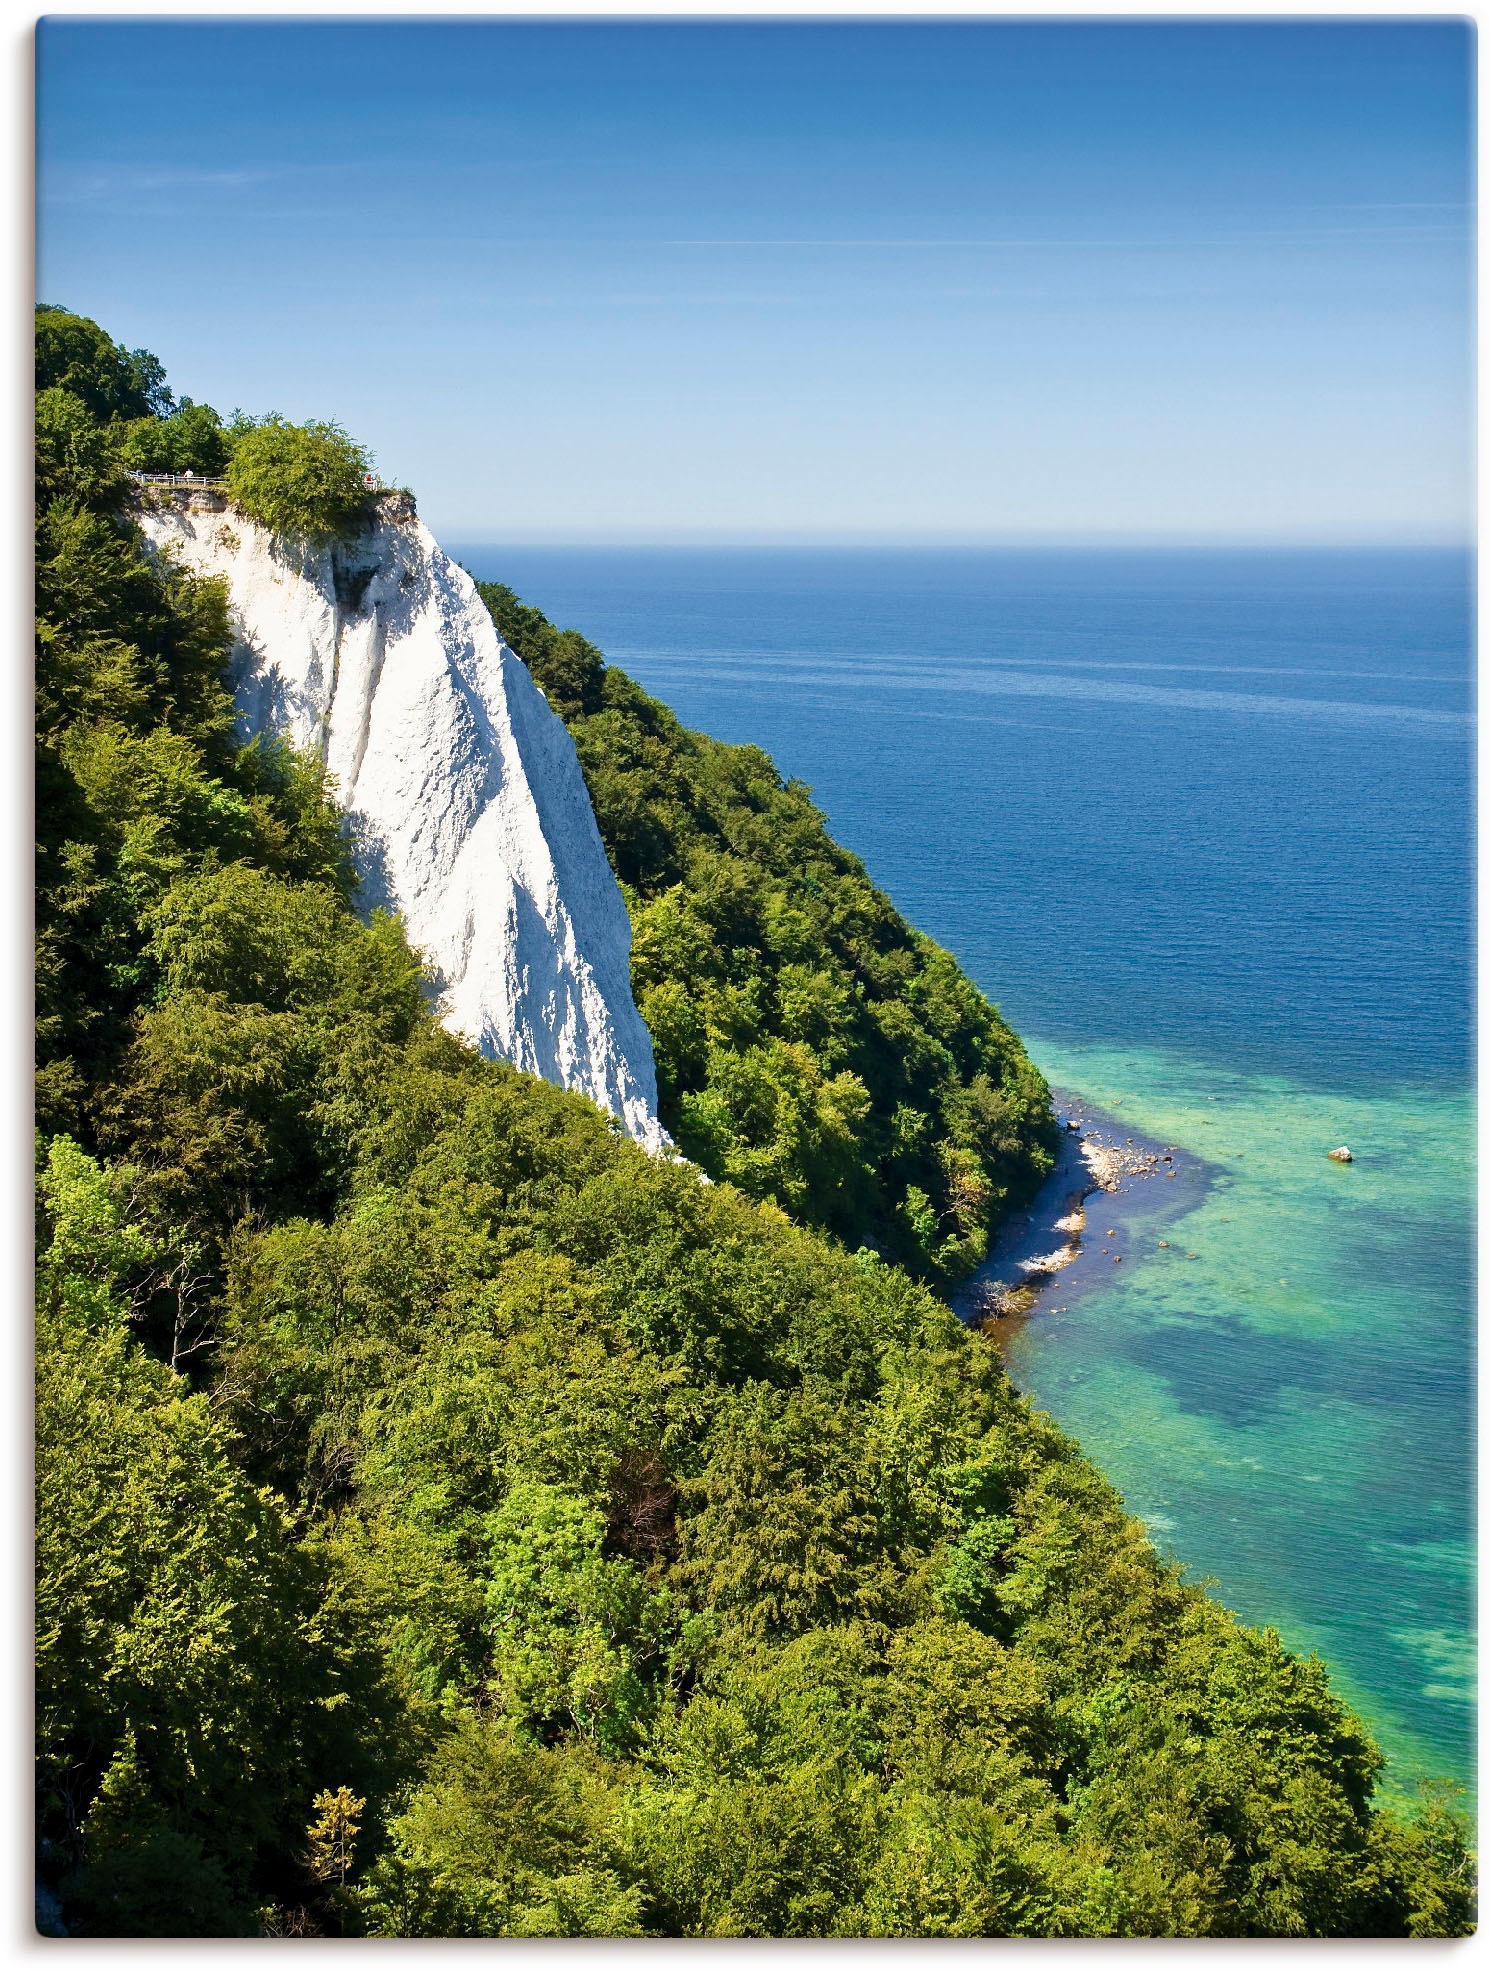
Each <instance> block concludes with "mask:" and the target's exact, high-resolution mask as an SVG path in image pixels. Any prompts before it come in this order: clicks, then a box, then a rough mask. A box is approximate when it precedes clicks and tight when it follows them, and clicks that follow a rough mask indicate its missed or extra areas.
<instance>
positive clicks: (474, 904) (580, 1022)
mask: <svg viewBox="0 0 1493 1971" xmlns="http://www.w3.org/2000/svg"><path fill="white" fill-rule="evenodd" d="M139 518H140V524H141V526H142V528H143V529H144V531H145V534H146V536H147V538H148V539H149V540H150V541H151V542H152V543H153V544H154V545H155V546H156V547H157V548H158V549H161V550H165V551H167V552H168V553H170V554H171V555H173V556H174V557H176V559H177V560H179V561H180V562H181V563H182V564H183V565H184V566H186V567H187V568H189V569H191V570H192V571H193V572H194V573H197V574H202V575H218V576H222V577H224V578H225V579H226V580H227V583H228V593H229V598H230V603H231V607H232V614H233V622H234V627H235V629H236V631H237V633H238V638H239V641H238V643H237V645H236V646H235V648H234V651H233V654H232V658H231V660H230V672H231V679H232V683H233V688H234V693H235V697H236V701H237V705H238V710H239V717H240V721H241V725H242V729H243V732H244V734H245V736H246V737H247V736H249V735H252V734H254V733H258V732H263V731H273V732H276V733H279V734H280V735H281V736H282V737H284V738H285V739H287V740H288V741H289V742H290V743H291V744H292V745H294V746H296V747H298V748H302V749H305V750H307V751H312V752H315V753H316V754H318V755H319V756H320V757H321V759H322V760H323V761H324V762H325V764H326V766H327V768H328V770H329V771H330V772H331V773H332V774H333V775H334V776H335V778H336V784H337V792H338V798H339V800H340V801H341V803H342V805H343V806H344V808H345V809H346V810H347V813H348V816H349V820H350V822H351V827H352V835H353V842H354V849H355V858H356V864H357V868H358V873H359V877H360V880H361V890H360V894H359V898H358V901H359V905H360V907H361V908H362V909H364V910H365V911H368V910H372V909H374V908H375V907H377V906H378V905H384V906H386V907H387V908H390V909H392V910H395V911H397V912H398V913H399V915H400V917H401V918H402V919H403V921H404V925H405V930H406V933H407V935H408V937H409V939H410V942H411V943H412V944H413V945H415V946H416V947H417V948H418V949H419V950H420V951H421V952H422V953H423V954H424V956H425V959H426V961H427V963H428V965H429V967H430V969H431V972H432V974H433V975H434V977H435V979H436V981H437V984H438V987H439V991H440V1001H439V1010H440V1014H441V1017H442V1019H443V1020H444V1022H445V1024H446V1025H447V1026H448V1027H450V1028H451V1029H452V1031H453V1032H456V1033H459V1034H462V1035H463V1036H464V1037H465V1038H467V1039H469V1040H471V1041H473V1042H474V1043H475V1044H476V1045H477V1046H478V1047H479V1048H480V1049H481V1050H482V1051H483V1052H484V1053H485V1054H489V1055H497V1056H501V1057H502V1058H503V1059H504V1060H507V1061H512V1062H513V1063H514V1064H515V1065H516V1066H517V1067H520V1068H526V1069H528V1070H529V1071H530V1072H531V1073H534V1074H538V1075H543V1076H544V1077H545V1079H546V1080H548V1081H553V1082H558V1083H559V1084H560V1085H561V1086H563V1087H566V1088H575V1089H579V1090H580V1091H581V1092H582V1093H583V1094H585V1095H589V1096H590V1097H591V1099H592V1100H593V1101H594V1102H596V1103H597V1104H599V1106H601V1107H602V1108H605V1109H609V1110H610V1111H611V1112H612V1114H613V1115H615V1116H617V1117H618V1118H619V1120H620V1121H621V1123H622V1124H623V1126H624V1128H625V1129H626V1130H627V1132H628V1134H629V1135H631V1136H632V1137H634V1138H635V1139H636V1140H637V1141H638V1142H640V1143H643V1144H646V1145H647V1146H648V1147H649V1148H650V1149H654V1150H661V1149H664V1148H666V1147H667V1146H668V1143H669V1139H668V1137H667V1135H666V1134H665V1133H664V1131H663V1129H662V1127H661V1126H660V1123H659V1120H658V1094H657V1082H656V1079H655V1075H654V1066H653V1047H652V1043H651V1042H650V1040H649V1037H648V1030H647V1028H646V1027H645V1026H644V1025H643V1022H642V1019H641V1018H640V1017H639V1014H638V1010H637V1007H636V1006H635V1005H634V1003H633V997H632V987H631V983H630V979H629V973H628V956H629V951H630V948H631V929H630V926H629V923H628V918H627V906H626V905H625V904H624V902H623V900H622V893H621V891H620V890H619V889H618V887H617V881H616V878H615V877H614V876H613V874H612V870H611V866H610V864H609V863H608V861H607V858H606V851H605V850H604V848H603V847H602V843H601V836H600V834H599V832H598V830H597V826H596V817H595V815H594V813H593V812H592V808H591V799H590V795H589V794H588V793H587V791H586V783H585V780H584V778H583V777H582V774H581V769H580V763H579V761H578V760H577V758H576V752H575V745H574V742H573V741H572V739H571V737H570V734H569V733H568V732H567V731H566V729H565V726H564V723H563V722H562V720H560V719H559V718H558V717H557V716H556V715H555V713H553V712H552V711H551V710H550V708H549V705H548V704H547V703H546V701H545V697H544V694H543V692H542V691H540V689H539V687H538V686H537V685H536V684H535V683H534V680H533V679H532V677H530V675H529V672H528V670H527V669H526V668H525V666H524V665H523V663H522V662H521V661H520V660H519V658H518V657H517V656H516V655H515V654H514V653H513V651H511V650H510V649H509V648H508V646H507V645H506V644H505V643H504V642H503V641H502V639H501V638H500V637H499V635H498V632H497V630H496V628H495V627H494V625H493V622H492V619H491V617H490V616H489V615H488V613H487V610H486V609H485V608H484V607H483V604H482V600H481V598H480V597H479V596H478V594H477V592H476V589H475V587H474V586H473V583H472V581H471V579H470V577H469V576H468V575H467V574H466V573H465V572H464V571H463V570H462V569H460V568H458V567H457V566H456V564H455V563H454V562H453V561H452V560H451V559H450V558H449V556H447V555H445V554H444V553H442V551H441V549H440V548H439V546H438V545H437V544H436V542H435V541H434V539H433V538H432V537H431V535H430V534H429V532H428V531H427V530H426V528H425V527H424V526H423V525H422V523H421V522H420V521H419V519H418V518H416V516H415V514H414V511H413V507H412V506H411V504H410V503H409V502H408V501H407V500H403V499H401V498H400V497H399V496H386V497H385V498H384V499H383V500H382V501H381V502H380V504H379V508H378V518H377V521H376V523H375V524H374V525H373V526H372V527H371V529H370V530H369V531H368V532H367V533H365V534H364V535H362V536H361V537H360V538H359V539H357V540H356V541H354V542H351V543H348V544H344V545H338V546H336V547H332V548H319V549H318V548H310V547H304V546H301V545H298V544H296V543H294V542H291V541H288V540H286V539H284V538H283V537H280V536H276V535H272V534H270V533H269V532H267V531H266V529H264V528H263V527H261V526H259V525H258V524H257V523H256V522H254V521H252V520H250V519H248V518H246V517H245V516H244V515H243V514H242V513H240V512H238V511H237V510H236V509H234V508H231V507H226V506H225V505H224V504H223V502H222V501H220V500H218V499H216V498H215V497H213V496H211V495H206V494H196V495H192V496H190V497H188V498H186V499H180V498H171V499H167V500H156V501H152V502H148V503H146V504H145V505H144V506H143V507H142V511H141V513H140V516H139Z"/></svg>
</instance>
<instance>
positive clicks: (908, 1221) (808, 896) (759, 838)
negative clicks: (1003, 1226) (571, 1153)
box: [478, 582, 1054, 1279]
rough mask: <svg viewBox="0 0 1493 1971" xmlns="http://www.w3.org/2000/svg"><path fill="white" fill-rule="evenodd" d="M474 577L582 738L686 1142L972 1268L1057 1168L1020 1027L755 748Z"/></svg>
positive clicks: (878, 1238)
mask: <svg viewBox="0 0 1493 1971" xmlns="http://www.w3.org/2000/svg"><path fill="white" fill-rule="evenodd" d="M478 590H479V592H480V593H481V595H482V597H483V599H484V600H485V601H486V603H487V605H488V608H489V609H490V610H491V611H492V614H493V618H494V620H495V622H496V623H497V625H498V627H499V629H500V630H501V631H502V633H503V636H504V638H505V639H506V640H507V642H508V643H509V644H510V645H511V646H512V648H513V649H515V650H516V651H517V652H518V654H519V655H520V656H521V657H522V658H523V659H524V662H525V663H526V664H527V665H528V666H529V668H530V670H531V671H532V672H533V673H534V676H535V677H536V678H537V679H538V680H539V682H540V684H541V685H543V687H544V689H545V692H546V694H547V695H548V697H549V701H550V703H551V705H553V707H554V708H555V710H556V711H557V712H559V713H560V715H561V716H562V717H563V718H564V719H565V721H566V723H567V724H568V725H569V727H570V730H571V733H572V735H573V736H574V738H575V742H576V749H577V751H578V752H579V754H580V758H581V765H582V768H583V769H584V771H585V774H586V782H587V785H588V786H589V788H590V790H591V799H592V802H593V804H594V806H595V808H596V817H597V821H598V822H599V824H600V827H601V834H602V840H603V841H604V842H605V843H606V846H607V851H608V854H609V855H610V856H611V859H612V865H613V867H614V868H615V869H616V871H617V874H618V876H619V878H620V879H621V881H622V883H623V886H624V889H625V891H626V894H627V897H628V901H629V905H630V907H631V910H632V917H633V989H634V994H635V996H636V998H637V1002H638V1007H639V1010H640V1011H641V1012H642V1015H643V1018H644V1020H645V1021H646V1022H647V1024H648V1028H649V1031H650V1032H651V1033H652V1035H653V1046H654V1056H655V1059H656V1061H657V1064H658V1082H659V1104H660V1110H661V1113H662V1115H663V1120H664V1123H665V1126H666V1127H667V1128H668V1129H670V1130H671V1131H673V1133H674V1134H675V1136H676V1137H677V1138H678V1141H679V1144H680V1147H681V1148H682V1149H683V1150H685V1151H686V1153H687V1154H688V1155H689V1156H691V1157H693V1158H695V1160H696V1161H697V1162H698V1163H700V1164H701V1165H702V1166H703V1167H704V1168H705V1169H706V1170H708V1171H709V1172H710V1174H711V1176H712V1177H716V1178H725V1179H729V1180H730V1182H732V1183H733V1184H738V1185H739V1186H740V1187H741V1188H742V1190H744V1191H746V1192H747V1193H748V1194H749V1195H750V1196H752V1197H755V1198H771V1199H773V1200H774V1201H775V1202H777V1203H778V1204H781V1205H782V1206H783V1207H784V1209H785V1210H788V1211H790V1212H792V1213H793V1214H794V1216H795V1217H797V1218H800V1219H803V1220H806V1221H807V1222H808V1223H810V1224H814V1225H818V1226H821V1227H823V1228H824V1229H826V1230H828V1231H832V1232H834V1233H835V1234H836V1235H837V1236H838V1237H839V1238H841V1239H843V1240H845V1241H846V1243H848V1244H849V1245H851V1246H856V1245H860V1244H868V1245H872V1246H875V1247H877V1248H879V1249H881V1250H882V1251H883V1252H885V1253H886V1254H887V1255H888V1256H890V1257H895V1258H896V1259H898V1260H899V1261H901V1262H902V1263H903V1264H904V1265H907V1266H909V1267H911V1268H912V1269H913V1270H915V1271H917V1272H919V1273H920V1274H923V1275H924V1276H926V1277H928V1278H932V1279H949V1278H957V1277H958V1276H960V1275H961V1274H963V1273H966V1272H968V1271H969V1269H970V1268H971V1267H972V1266H974V1265H975V1264H977V1263H978V1261H979V1260H980V1259H982V1258H983V1257H984V1255H985V1251H986V1235H987V1231H988V1228H989V1226H990V1225H991V1223H992V1222H994V1221H996V1220H998V1219H999V1218H1000V1217H1001V1216H1002V1215H1003V1214H1004V1212H1006V1211H1007V1210H1009V1209H1010V1207H1011V1205H1012V1203H1013V1202H1016V1201H1018V1200H1020V1199H1021V1198H1023V1197H1025V1196H1027V1195H1028V1194H1029V1193H1030V1192H1031V1190H1032V1189H1033V1188H1034V1187H1035V1185H1036V1184H1037V1183H1038V1182H1039V1181H1040V1179H1041V1178H1042V1177H1043V1176H1044V1175H1045V1174H1046V1172H1047V1171H1048V1170H1050V1169H1051V1168H1052V1143H1053V1133H1054V1131H1053V1121H1052V1110H1051V1104H1050V1101H1049V1098H1048V1093H1047V1089H1046V1086H1045V1084H1044V1083H1043V1081H1042V1078H1041V1076H1040V1075H1039V1074H1038V1073H1037V1071H1036V1069H1035V1068H1034V1067H1033V1066H1032V1064H1031V1062H1030V1061H1029V1060H1028V1059H1027V1057H1026V1054H1025V1052H1024V1051H1023V1049H1022V1046H1021V1043H1020V1041H1019V1040H1018V1039H1017V1038H1016V1036H1015V1034H1014V1033H1012V1031H1011V1029H1010V1028H1009V1027H1008V1026H1007V1025H1006V1024H1005V1022H1004V1021H1003V1020H1002V1019H1001V1018H1000V1016H999V1014H998V1013H997V1012H996V1011H995V1009H994V1008H993V1007H992V1006H991V1005H990V1004H989V1002H988V1001H987V1000H986V999H985V998H984V997H983V995H982V994H981V993H980V992H979V991H978V989H977V988H976V987H975V986H974V984H973V983H972V982H971V981H970V980H969V979H968V978H967V977H966V976H965V974H964V973H963V972H961V971H960V969H959V967H958V965H957V964H956V963H955V961H954V960H953V959H952V958H951V957H950V956H949V954H948V953H947V952H946V951H942V950H940V949H939V947H938V946H937V945H935V944H934V943H933V942H932V941H931V939H928V938H926V937H923V936H922V935H921V934H920V933H918V932H917V931H915V930H913V929H912V928H911V927H910V926H909V925H908V924H906V923H905V922H904V921H903V919H902V918H901V917H899V916H898V914H897V912H896V911H895V910H894V909H893V907H892V905H891V903H890V902H889V901H888V899H887V898H886V896H885V895H883V893H882V892H881V891H880V890H878V889H876V888H875V887H874V886H873V884H872V883H871V882H870V881H869V880H868V878H867V876H866V872H865V870H864V869H863V867H862V866H861V864H860V863H859V862H858V861H857V859H856V858H855V857H854V856H853V855H851V854H850V853H849V852H848V851H847V850H845V849H842V848H841V847H840V845H839V844H838V843H837V842H835V841H833V840H831V838H830V836H829V835H828V834H827V833H826V831H825V827H824V817H823V816H822V815H821V814H820V813H819V811H818V810H817V809H816V808H815V807H814V805H813V803H812V802H811V801H810V799H809V796H808V790H807V789H806V788H804V787H802V786H799V785H797V784H795V783H792V782H790V783H788V784H786V785H785V784H784V782H783V780H782V779H781V778H780V776H779V775H778V773H777V771H776V769H775V768H774V766H773V764H772V761H771V760H770V759H768V757H767V755H766V754H765V753H763V752H762V751H760V750H759V748H757V747H755V746H727V745H724V744H722V742H721V741H719V740H716V739H710V738H707V737H706V735H705V734H703V733H698V732H690V731H687V730H686V729H685V728H684V727H683V726H681V725H680V723H679V721H678V720H677V719H676V718H675V717H674V715H673V713H672V712H670V710H669V709H668V707H667V706H666V705H661V704H660V703H659V701H658V700H657V699H656V698H650V697H649V696H648V694H647V693H646V692H645V691H643V690H641V689H640V688H639V687H638V686H637V685H636V684H635V683H634V682H633V681H632V679H631V678H629V677H628V676H626V674H625V673H624V672H622V671H620V670H618V669H617V668H616V666H615V665H608V664H607V663H605V661H604V660H603V658H602V655H601V653H600V651H598V650H597V649H596V647H595V646H594V645H593V644H591V643H589V642H587V640H586V639H585V638H584V637H583V636H581V635H579V634H578V633H577V632H576V631H574V630H557V629H556V628H555V627H554V625H553V624H551V623H549V622H547V621H546V620H545V618H544V617H543V616H542V615H541V614H540V612H539V611H538V610H537V609H532V608H529V607H527V606H525V605H524V604H523V603H521V602H520V601H519V600H518V598H517V597H516V596H515V595H514V593H513V591H512V590H511V589H508V588H504V587H502V586H501V585H499V584H496V583H489V582H481V583H479V584H478Z"/></svg>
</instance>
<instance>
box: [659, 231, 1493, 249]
mask: <svg viewBox="0 0 1493 1971" xmlns="http://www.w3.org/2000/svg"><path fill="white" fill-rule="evenodd" d="M1431 237H1435V238H1438V239H1461V238H1465V237H1466V235H1465V232H1464V231H1463V230H1462V229H1461V228H1447V229H1446V230H1444V231H1441V232H1438V233H1436V234H1434V235H1432V234H1431V233H1430V232H1429V231H1428V229H1427V228H1425V227H1423V226H1328V227H1316V228H1313V229H1311V230H1310V231H1301V232H1272V233H1226V234H1217V235H1211V236H1203V237H1196V238H1191V239H1177V238H1171V239H1112V238H1111V239H1053V238H1042V239H1031V238H1023V237H1017V236H1011V237H1007V238H996V239H919V238H908V239H745V238H743V239H669V240H658V241H656V242H654V244H656V245H658V246H663V247H707V248H736V247H763V248H771V249H777V248H785V249H787V248H797V247H811V248H813V249H815V250H816V251H819V250H833V249H846V250H870V251H875V252H880V251H882V250H884V249H892V250H897V251H900V250H903V249H908V250H912V251H917V252H939V251H943V250H945V249H947V248H955V247H957V248H963V247H973V248H996V249H1002V250H1004V249H1006V248H1029V249H1034V250H1037V249H1045V248H1053V247H1065V248H1073V247H1082V248H1083V249H1084V250H1085V251H1092V250H1094V249H1098V248H1110V249H1115V250H1122V251H1125V252H1132V253H1133V252H1140V251H1144V252H1153V251H1154V252H1164V251H1177V252H1187V251H1192V250H1194V249H1198V248H1212V247H1247V246H1320V245H1322V244H1324V243H1325V242H1328V241H1331V240H1343V239H1362V240H1371V239H1379V240H1393V239H1405V240H1423V239H1427V238H1431ZM639 244H646V242H639Z"/></svg>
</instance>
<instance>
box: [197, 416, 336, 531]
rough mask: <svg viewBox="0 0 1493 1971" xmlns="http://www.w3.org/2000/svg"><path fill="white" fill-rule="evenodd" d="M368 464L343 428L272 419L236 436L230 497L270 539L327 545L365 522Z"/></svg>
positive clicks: (231, 465) (229, 466)
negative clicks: (289, 537)
mask: <svg viewBox="0 0 1493 1971" xmlns="http://www.w3.org/2000/svg"><path fill="white" fill-rule="evenodd" d="M369 463H370V457H369V454H368V452H367V451H366V450H365V449H364V448H363V446H361V445H355V444H354V443H353V441H352V439H351V438H349V437H348V435H347V433H346V432H345V431H344V430H343V429H342V427H341V425H338V424H319V423H310V424H290V423H288V422H287V420H286V419H284V418H282V417H277V416H270V417H267V418H265V419H263V421H262V422H260V423H258V424H254V425H251V426H250V427H249V429H248V430H247V431H244V432H242V433H241V434H239V435H238V436H237V437H236V439H235V442H234V446H233V457H232V458H231V459H230V461H229V464H228V496H229V498H230V499H231V500H232V501H233V503H234V505H235V506H237V507H241V508H242V509H243V511H244V512H245V513H247V514H248V516H249V518H250V519H251V520H257V521H259V522H260V523H261V525H263V526H265V527H268V528H269V529H270V531H271V532H272V533H276V534H299V535H302V536H303V537H304V538H305V539H307V540H309V541H311V542H313V543H314V544H316V545H317V546H325V545H326V544H327V543H328V542H331V541H335V540H343V539H345V538H346V537H347V536H348V535H350V534H353V533H356V532H357V530H358V527H359V525H360V524H361V523H362V521H363V520H364V518H365V516H366V513H367V508H368V493H367V489H366V487H365V485H364V477H365V475H366V474H367V472H368V470H369Z"/></svg>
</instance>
